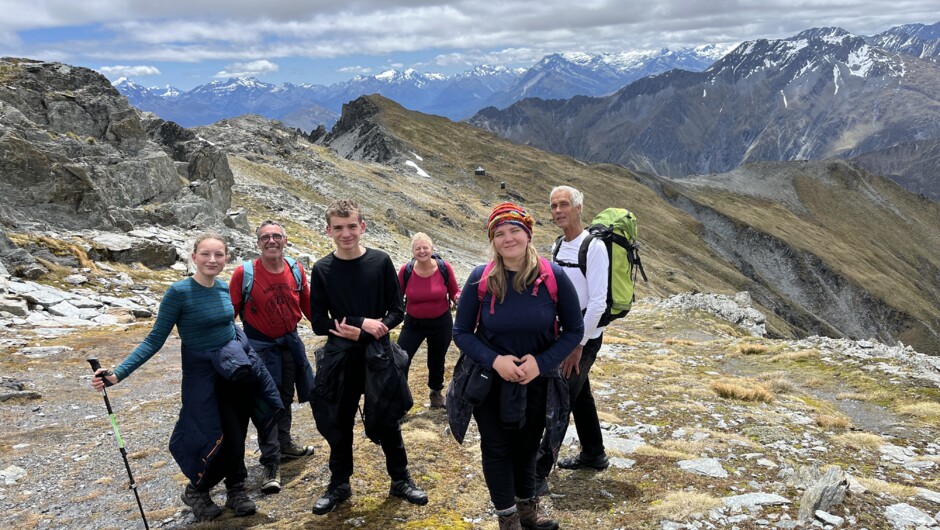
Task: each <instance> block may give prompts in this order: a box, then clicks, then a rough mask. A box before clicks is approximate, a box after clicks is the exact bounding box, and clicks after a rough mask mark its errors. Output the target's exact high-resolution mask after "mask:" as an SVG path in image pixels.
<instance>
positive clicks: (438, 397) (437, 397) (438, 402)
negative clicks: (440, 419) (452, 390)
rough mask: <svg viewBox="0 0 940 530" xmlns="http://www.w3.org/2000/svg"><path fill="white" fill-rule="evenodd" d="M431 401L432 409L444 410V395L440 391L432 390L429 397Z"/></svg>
mask: <svg viewBox="0 0 940 530" xmlns="http://www.w3.org/2000/svg"><path fill="white" fill-rule="evenodd" d="M429 397H430V399H431V408H432V409H442V408H444V405H445V403H444V395H443V394H441V391H440V390H432V391H431V394H430V395H429Z"/></svg>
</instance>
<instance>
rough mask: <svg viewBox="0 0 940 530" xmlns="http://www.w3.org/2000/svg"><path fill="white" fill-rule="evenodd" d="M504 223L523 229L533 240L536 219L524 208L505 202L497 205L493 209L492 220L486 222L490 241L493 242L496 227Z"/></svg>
mask: <svg viewBox="0 0 940 530" xmlns="http://www.w3.org/2000/svg"><path fill="white" fill-rule="evenodd" d="M504 223H511V224H514V225H516V226H518V227H520V228H522V229H523V230H525V231H526V233H527V234H529V239H532V227H533V226H535V219H534V218H533V217H532V216H531V215H529V214H528V212H526V211H525V210H524V209H523V208H522V206H519V205H518V204H513V203H511V202H504V203H502V204H497V205H496V207H495V208H493V213H491V214H490V218H489V219H487V221H486V230H487V232H488V233H489V236H490V241H492V240H493V233H494V232H495V231H496V227H498V226H499V225H501V224H504Z"/></svg>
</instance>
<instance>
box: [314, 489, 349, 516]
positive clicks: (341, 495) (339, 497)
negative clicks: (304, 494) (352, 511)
mask: <svg viewBox="0 0 940 530" xmlns="http://www.w3.org/2000/svg"><path fill="white" fill-rule="evenodd" d="M350 497H352V489H351V488H350V487H349V483H345V484H340V485H339V486H336V487H335V488H329V489H327V490H326V493H324V494H323V496H322V497H320V498H319V499H317V502H315V503H313V513H315V514H317V515H323V514H326V513H330V512H332V511H333V510H334V509H336V507H337V506H338V505H339V503H341V502H343V501H345V500H346V499H348V498H350Z"/></svg>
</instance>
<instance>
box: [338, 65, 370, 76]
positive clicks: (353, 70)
mask: <svg viewBox="0 0 940 530" xmlns="http://www.w3.org/2000/svg"><path fill="white" fill-rule="evenodd" d="M336 71H337V72H342V73H344V74H356V75H364V74H368V73H370V72H372V68H369V67H367V66H343V67H342V68H337V69H336Z"/></svg>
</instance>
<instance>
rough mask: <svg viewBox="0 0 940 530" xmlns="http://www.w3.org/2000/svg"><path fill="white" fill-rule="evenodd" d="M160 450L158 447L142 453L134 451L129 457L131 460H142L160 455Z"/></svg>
mask: <svg viewBox="0 0 940 530" xmlns="http://www.w3.org/2000/svg"><path fill="white" fill-rule="evenodd" d="M159 452H160V450H159V449H157V448H156V447H149V448H147V449H141V450H140V451H134V452H133V453H128V454H127V457H128V458H130V459H131V460H140V459H141V458H147V457H148V456H150V455H152V454H154V453H159Z"/></svg>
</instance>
